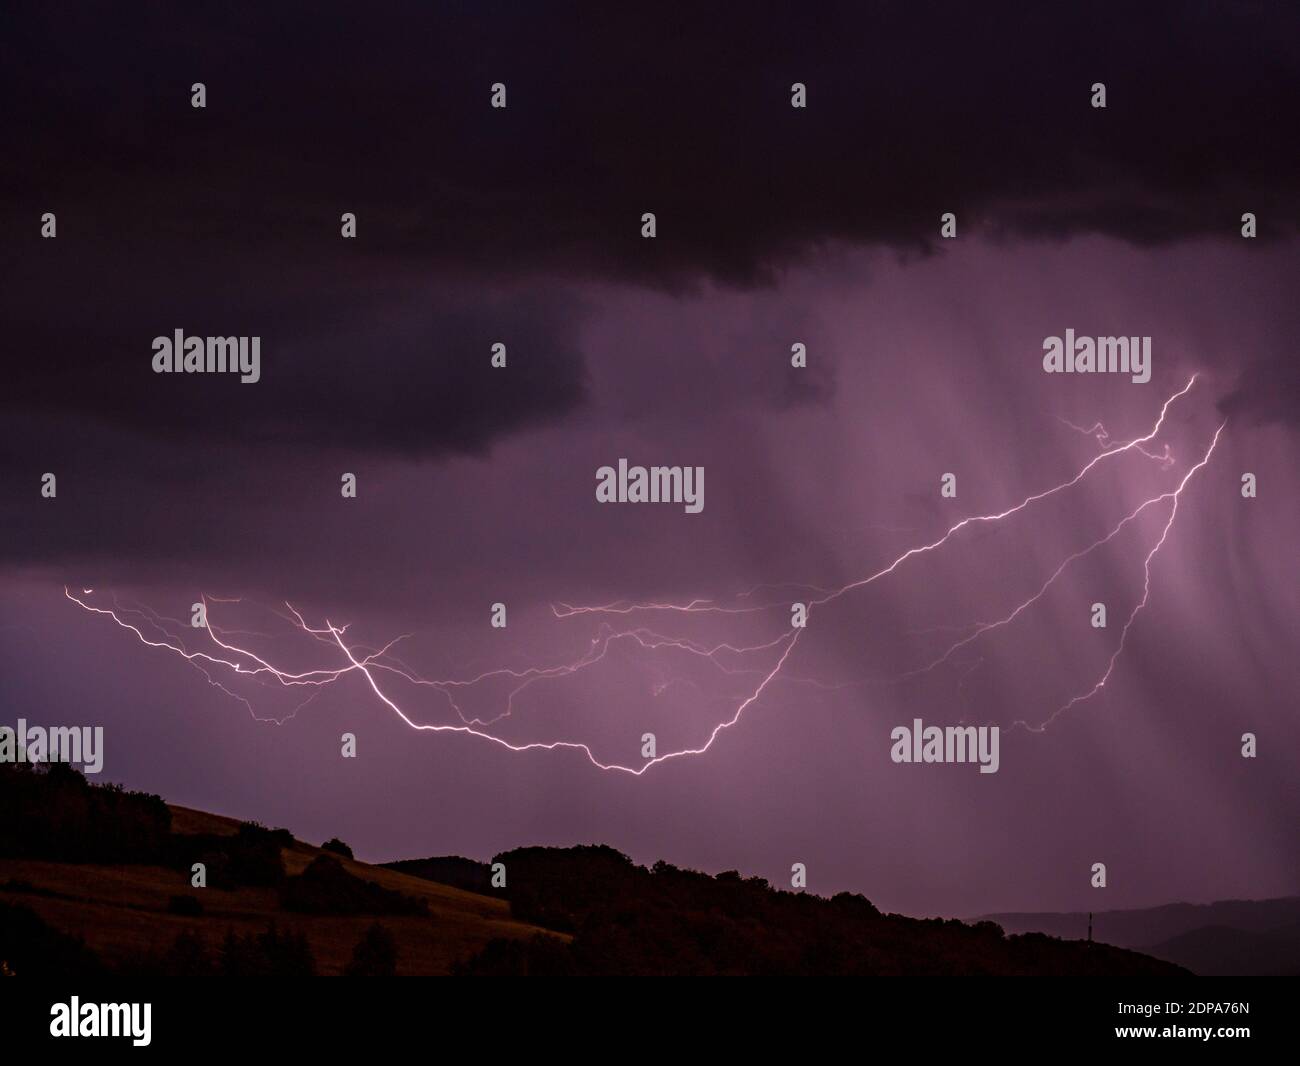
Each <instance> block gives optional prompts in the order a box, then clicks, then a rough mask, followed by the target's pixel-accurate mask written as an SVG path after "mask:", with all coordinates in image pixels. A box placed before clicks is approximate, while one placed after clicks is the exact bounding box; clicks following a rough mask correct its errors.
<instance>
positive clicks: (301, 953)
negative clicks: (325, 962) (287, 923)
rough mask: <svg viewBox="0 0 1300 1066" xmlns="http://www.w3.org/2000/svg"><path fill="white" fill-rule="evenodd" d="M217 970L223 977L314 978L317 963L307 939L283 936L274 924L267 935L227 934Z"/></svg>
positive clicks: (290, 935) (284, 934)
mask: <svg viewBox="0 0 1300 1066" xmlns="http://www.w3.org/2000/svg"><path fill="white" fill-rule="evenodd" d="M217 968H218V970H219V972H220V974H221V976H223V977H312V976H314V975H315V973H316V959H315V957H314V956H313V955H312V951H311V947H310V946H309V945H308V943H307V938H306V937H305V936H303V935H302V934H301V933H298V934H294V933H281V932H280V931H279V930H278V929H277V928H276V926H275V923H274V922H273V923H271V925H270V926H269V927H268V928H267V930H266V932H264V933H251V934H249V935H248V936H236V935H235V934H234V933H233V932H232V933H227V934H226V939H225V942H224V943H223V944H222V945H221V956H220V959H219V961H218V967H217Z"/></svg>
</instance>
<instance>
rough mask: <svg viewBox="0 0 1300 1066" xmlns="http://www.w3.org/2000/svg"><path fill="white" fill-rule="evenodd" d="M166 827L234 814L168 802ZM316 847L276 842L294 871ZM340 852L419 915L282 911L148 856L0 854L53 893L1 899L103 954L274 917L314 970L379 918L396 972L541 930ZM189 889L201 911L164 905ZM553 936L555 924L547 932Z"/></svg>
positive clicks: (1, 871)
mask: <svg viewBox="0 0 1300 1066" xmlns="http://www.w3.org/2000/svg"><path fill="white" fill-rule="evenodd" d="M171 811H172V831H173V832H174V833H219V834H233V833H234V832H235V830H236V828H237V827H238V825H239V823H238V821H237V820H235V819H232V818H223V817H221V816H219V815H215V814H207V813H205V812H203V811H195V810H191V809H189V808H187V807H175V806H173V807H172V808H171ZM320 853H321V852H320V849H319V848H314V847H311V846H310V845H308V844H303V843H301V842H295V843H294V846H293V847H292V848H286V849H285V850H284V852H283V857H284V866H285V872H286V873H289V874H297V873H301V872H302V870H303V868H304V867H305V866H306V865H307V864H308V863H309V862H311V860H312V859H314V858H315V857H316V856H317V855H319V854H320ZM340 861H341V862H342V863H343V865H344V866H345V867H346V868H347V870H348V872H349V873H352V874H355V875H356V876H357V877H362V878H365V879H366V880H368V881H373V882H375V883H376V884H379V885H382V886H383V887H384V888H390V889H395V890H397V891H399V892H403V893H405V894H406V895H408V896H417V897H419V898H422V899H425V900H427V901H428V904H429V916H428V917H427V918H423V917H388V916H384V917H380V918H374V917H368V916H359V917H340V918H334V917H317V916H312V915H299V914H292V913H289V912H286V911H281V910H280V908H279V905H278V897H277V894H276V891H275V890H274V889H269V888H241V889H238V890H236V891H234V892H223V891H219V890H217V889H210V888H209V889H193V888H190V887H189V878H188V877H185V876H183V875H182V874H180V873H179V872H177V871H175V870H167V869H163V868H162V867H157V866H129V865H127V866H89V865H81V864H71V863H59V862H32V861H27V860H15V859H0V882H5V881H8V880H10V879H14V880H18V881H25V882H28V883H30V884H31V885H32V886H33V887H34V888H36V889H39V890H41V891H42V892H46V893H54V894H55V895H53V896H51V895H44V894H41V893H27V892H3V893H0V900H4V901H6V902H12V903H22V904H25V905H26V906H29V907H31V908H32V910H34V911H36V913H37V914H39V915H40V916H41V917H42V918H44V919H45V921H47V922H48V923H49V924H50V925H52V926H53V927H54V928H56V929H58V930H60V931H62V932H65V933H71V934H73V935H76V936H80V937H83V938H84V939H85V941H86V944H87V945H88V946H89V947H90V948H92V949H93V950H94V951H96V952H97V953H98V954H99V955H100V956H101V957H102V958H103V959H104V960H105V961H106V962H108V963H110V964H112V963H114V962H117V961H119V960H121V959H122V958H124V957H126V956H128V955H131V954H135V953H139V952H143V951H147V950H165V949H166V948H167V947H169V946H170V945H171V943H172V941H173V940H174V939H175V937H176V934H177V933H179V932H180V931H182V930H186V929H187V930H190V931H192V932H194V933H196V934H198V935H199V936H201V937H202V938H203V939H204V940H206V941H207V942H208V943H209V945H210V946H212V947H214V948H215V947H218V946H219V945H220V943H221V941H222V940H223V939H224V938H225V935H226V932H227V931H228V930H234V931H235V932H236V933H249V932H261V931H262V930H263V929H265V928H266V926H267V924H268V923H269V922H270V921H272V920H274V921H275V922H276V924H277V925H278V926H279V927H280V928H281V929H285V930H292V931H294V932H301V933H303V934H304V935H305V936H306V937H307V940H308V942H309V943H310V944H311V949H312V951H313V952H314V953H315V956H316V965H317V970H318V972H320V973H322V974H337V973H340V972H341V971H342V969H343V967H344V966H345V965H347V962H348V959H349V958H350V957H351V955H352V948H353V945H355V944H356V942H357V940H358V939H360V937H361V935H362V934H363V933H364V932H365V930H366V929H367V927H369V925H370V924H371V923H372V922H374V921H379V922H380V923H381V924H382V925H384V926H386V927H387V928H388V929H389V930H390V931H391V932H392V934H393V937H394V939H395V940H396V941H397V950H398V955H397V969H398V973H399V974H445V973H447V972H448V971H449V970H450V969H451V965H452V963H453V962H455V961H456V960H458V959H462V958H464V957H466V956H468V955H470V954H472V953H473V952H475V951H477V950H478V949H479V948H481V947H482V946H483V945H484V944H485V943H487V941H489V940H491V939H493V938H495V937H528V936H532V935H534V934H536V933H541V932H545V930H542V929H539V928H537V927H536V926H532V925H527V924H525V923H523V922H517V921H515V920H514V919H512V918H511V917H510V908H509V905H508V904H507V903H505V902H504V901H502V900H497V899H492V898H490V897H487V896H479V895H475V894H474V893H472V892H464V891H461V890H460V889H456V888H450V887H448V886H445V885H439V884H435V883H434V882H432V881H425V880H421V879H420V878H418V877H410V876H408V875H406V874H401V873H397V872H396V871H393V870H387V869H384V868H383V867H381V866H370V865H368V864H367V863H363V862H355V861H352V860H350V859H342V858H341V857H340ZM178 895H193V896H197V897H198V898H199V899H200V900H201V901H202V903H203V906H204V908H205V913H204V914H203V915H202V916H200V917H196V918H187V917H182V916H179V915H174V914H169V913H167V902H168V899H169V898H170V897H171V896H178ZM547 935H550V936H554V935H556V934H553V933H548V934H547Z"/></svg>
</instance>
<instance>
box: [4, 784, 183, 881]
mask: <svg viewBox="0 0 1300 1066" xmlns="http://www.w3.org/2000/svg"><path fill="white" fill-rule="evenodd" d="M0 811H3V812H4V817H3V818H0V858H6V859H44V860H47V861H53V862H96V863H110V862H112V863H125V862H130V863H135V862H146V863H157V862H163V861H164V860H165V858H166V855H167V848H168V842H169V840H170V834H171V821H172V814H171V811H170V810H169V809H168V807H167V804H166V803H164V802H163V800H162V798H161V797H160V796H154V795H150V794H148V793H145V792H129V791H127V790H126V789H123V788H121V787H120V786H118V785H92V784H90V783H89V782H88V781H87V780H86V778H85V777H84V776H83V775H82V774H81V773H80V771H78V770H75V769H73V768H72V767H70V766H68V765H66V764H64V763H50V764H48V765H45V764H42V765H40V766H31V765H29V764H27V763H0Z"/></svg>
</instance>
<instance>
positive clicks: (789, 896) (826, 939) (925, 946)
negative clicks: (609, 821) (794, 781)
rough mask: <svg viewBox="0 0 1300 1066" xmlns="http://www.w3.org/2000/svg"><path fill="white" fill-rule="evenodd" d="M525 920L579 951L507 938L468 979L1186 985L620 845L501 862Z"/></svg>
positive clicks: (1081, 947) (1131, 957)
mask: <svg viewBox="0 0 1300 1066" xmlns="http://www.w3.org/2000/svg"><path fill="white" fill-rule="evenodd" d="M492 861H493V862H503V863H505V866H506V869H507V871H508V878H509V880H508V885H509V887H508V889H507V895H508V897H509V899H510V904H511V911H512V913H513V914H514V916H515V917H516V918H519V919H521V920H523V921H529V922H533V923H535V924H538V925H541V926H544V927H546V928H549V929H554V930H556V931H557V932H562V933H568V934H570V935H571V937H572V939H571V940H570V941H568V942H565V941H564V940H563V939H561V938H559V937H545V936H539V937H535V938H533V939H531V940H497V941H493V942H492V943H490V944H488V945H487V946H486V947H485V948H484V949H483V950H482V951H481V952H479V953H478V954H477V955H475V956H473V957H471V958H470V959H468V960H466V961H465V962H463V963H462V964H460V966H458V967H457V972H458V973H462V974H480V975H486V974H518V975H616V974H642V975H655V974H664V975H668V974H688V975H708V974H736V975H741V974H755V975H828V976H829V975H926V974H934V975H940V974H1023V975H1048V974H1063V975H1064V974H1075V975H1084V976H1086V975H1091V974H1107V975H1140V974H1175V973H1185V972H1186V971H1183V970H1181V969H1180V968H1179V967H1176V966H1172V965H1170V964H1168V963H1164V962H1160V961H1158V960H1156V959H1151V958H1148V957H1147V956H1144V955H1140V954H1137V953H1135V952H1129V951H1123V950H1121V949H1118V948H1112V947H1109V946H1106V945H1101V944H1089V943H1083V942H1079V941H1063V940H1057V939H1055V938H1052V937H1046V936H1041V935H1037V934H1033V935H1028V936H1012V937H1008V936H1005V935H1004V934H1003V931H1002V929H1001V927H1000V926H998V925H996V924H995V923H993V922H979V923H976V924H974V925H967V924H966V923H964V922H961V921H957V920H956V919H941V918H935V919H916V918H907V917H903V916H902V915H893V914H882V913H881V912H880V911H879V910H878V909H877V908H876V907H875V906H874V905H873V904H872V903H871V902H870V901H869V900H867V899H866V898H865V897H863V896H860V895H856V894H853V893H840V894H838V895H835V896H832V897H831V898H829V899H827V898H824V897H820V896H815V895H812V894H810V893H806V892H787V891H779V890H775V889H773V888H772V887H771V886H770V885H769V884H768V883H767V882H766V881H765V880H763V879H762V878H757V877H748V878H746V877H742V876H741V875H740V874H738V873H736V872H735V871H728V872H726V873H722V874H718V875H717V876H716V877H713V876H710V875H708V874H704V873H698V872H696V871H693V870H682V869H678V868H677V867H675V866H672V865H670V864H668V863H665V862H659V863H656V864H655V865H654V866H653V867H652V868H650V869H646V868H645V867H643V866H637V865H635V864H634V863H633V862H632V861H631V859H629V858H628V857H627V856H626V855H623V854H621V853H620V852H617V851H615V850H614V849H612V848H608V847H578V848H520V849H517V850H515V851H510V852H506V853H505V854H503V855H498V856H496V857H495V858H494V859H493V860H492Z"/></svg>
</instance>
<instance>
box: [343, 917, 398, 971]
mask: <svg viewBox="0 0 1300 1066" xmlns="http://www.w3.org/2000/svg"><path fill="white" fill-rule="evenodd" d="M343 972H344V974H345V975H347V976H348V977H393V976H395V975H396V974H397V942H396V941H395V940H394V939H393V934H392V933H390V932H389V931H388V930H387V929H385V928H384V927H383V926H382V925H380V924H379V923H378V922H375V923H374V924H373V925H371V926H370V928H369V929H367V930H366V932H365V935H364V936H363V937H362V938H361V939H360V940H358V941H357V946H356V947H354V948H353V949H352V961H351V962H349V963H348V965H347V967H346V968H345V969H344V971H343Z"/></svg>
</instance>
